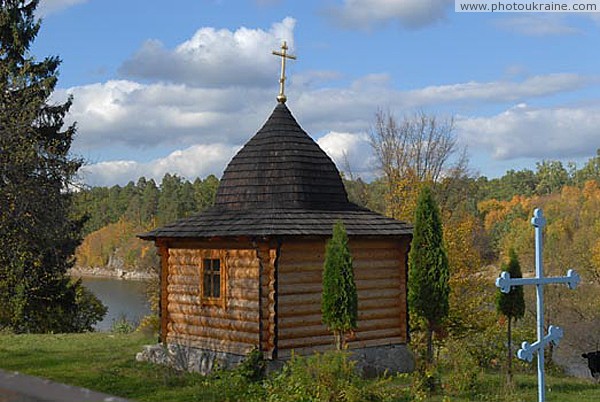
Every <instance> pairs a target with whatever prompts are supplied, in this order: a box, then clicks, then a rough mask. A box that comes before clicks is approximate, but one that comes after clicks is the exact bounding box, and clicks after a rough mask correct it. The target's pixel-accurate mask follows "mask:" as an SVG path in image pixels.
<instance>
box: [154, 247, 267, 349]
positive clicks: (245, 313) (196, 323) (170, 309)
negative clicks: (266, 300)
mask: <svg viewBox="0 0 600 402" xmlns="http://www.w3.org/2000/svg"><path fill="white" fill-rule="evenodd" d="M167 254H168V262H167V267H168V276H167V283H168V284H167V285H166V289H165V290H166V296H165V297H166V313H167V314H166V317H167V320H166V321H167V322H165V323H164V325H165V326H166V340H167V342H173V343H180V344H184V345H186V346H192V347H198V348H204V349H212V350H216V351H220V352H228V353H234V354H240V355H244V354H246V353H248V352H249V351H250V350H252V348H254V347H256V346H258V345H259V344H260V319H259V304H260V303H259V302H260V297H259V267H260V264H259V259H258V257H257V252H256V251H255V250H253V249H193V248H169V249H168V253H167ZM203 258H221V261H222V268H221V270H222V272H221V275H225V278H226V279H225V288H224V293H223V294H222V296H223V298H224V299H223V303H220V304H210V305H203V304H202V303H201V294H200V290H201V288H200V284H201V283H202V278H201V277H200V274H201V264H202V259H203ZM163 286H164V285H163Z"/></svg>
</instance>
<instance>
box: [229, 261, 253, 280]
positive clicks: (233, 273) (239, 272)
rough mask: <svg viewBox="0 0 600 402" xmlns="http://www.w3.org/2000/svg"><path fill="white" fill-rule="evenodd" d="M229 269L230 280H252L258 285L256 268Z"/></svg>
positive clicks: (230, 267)
mask: <svg viewBox="0 0 600 402" xmlns="http://www.w3.org/2000/svg"><path fill="white" fill-rule="evenodd" d="M228 267H229V278H231V279H252V280H255V281H257V283H258V267H256V268H254V267H251V268H248V267H247V266H245V267H232V266H231V265H228Z"/></svg>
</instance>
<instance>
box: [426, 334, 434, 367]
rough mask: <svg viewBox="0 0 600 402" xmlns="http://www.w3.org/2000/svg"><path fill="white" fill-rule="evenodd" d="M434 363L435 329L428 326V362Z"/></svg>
mask: <svg viewBox="0 0 600 402" xmlns="http://www.w3.org/2000/svg"><path fill="white" fill-rule="evenodd" d="M432 363H433V329H432V328H431V325H428V326H427V364H432Z"/></svg>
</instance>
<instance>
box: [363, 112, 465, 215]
mask: <svg viewBox="0 0 600 402" xmlns="http://www.w3.org/2000/svg"><path fill="white" fill-rule="evenodd" d="M369 138H370V143H371V147H372V148H373V151H374V153H375V156H376V158H377V161H378V164H379V168H380V169H381V171H382V173H383V176H384V179H385V182H386V184H387V187H388V188H387V197H386V198H387V209H388V211H387V214H388V215H389V216H391V217H393V218H396V219H403V220H409V219H410V218H411V217H412V214H413V213H414V210H415V206H416V200H417V198H418V195H419V192H420V190H421V187H422V186H423V184H424V183H437V182H438V181H439V180H440V179H441V178H442V175H443V174H444V175H445V174H446V173H448V172H450V173H451V174H452V176H454V175H456V176H457V177H462V176H464V173H465V172H464V169H466V167H467V163H466V162H467V155H466V152H459V153H458V158H457V160H456V161H455V164H454V165H452V161H451V159H452V158H453V157H454V156H455V155H456V154H457V152H458V151H459V148H458V146H457V140H456V135H455V133H454V121H453V119H451V118H450V119H439V118H437V117H436V116H434V115H427V114H425V113H423V112H420V113H417V114H415V115H413V116H407V117H405V118H404V119H403V120H402V121H401V122H400V123H398V121H397V120H396V118H395V117H394V116H393V115H392V114H391V113H390V112H387V113H386V112H382V111H378V112H377V114H376V115H375V123H374V125H373V128H372V129H371V130H370V133H369Z"/></svg>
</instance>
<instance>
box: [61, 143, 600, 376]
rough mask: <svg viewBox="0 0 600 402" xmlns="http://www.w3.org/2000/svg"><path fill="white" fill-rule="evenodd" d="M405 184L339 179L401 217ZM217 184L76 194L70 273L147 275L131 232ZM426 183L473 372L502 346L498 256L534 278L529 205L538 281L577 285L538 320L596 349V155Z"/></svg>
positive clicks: (450, 326)
mask: <svg viewBox="0 0 600 402" xmlns="http://www.w3.org/2000/svg"><path fill="white" fill-rule="evenodd" d="M409 179H410V178H408V179H394V180H390V179H389V177H387V178H386V177H382V178H380V179H378V180H374V181H372V182H365V181H363V180H361V179H350V178H345V179H344V184H345V186H346V189H347V192H348V196H349V198H350V199H351V200H352V201H353V202H355V203H357V204H359V205H363V206H366V207H368V208H370V209H372V210H375V211H377V212H380V213H382V214H386V215H388V216H393V217H395V218H398V219H407V220H411V219H410V214H412V211H413V210H412V209H411V205H412V204H413V202H414V201H415V199H416V195H417V194H418V192H419V191H418V189H419V188H420V187H421V186H422V185H423V184H424V183H425V182H427V181H426V180H425V181H421V180H415V181H412V182H411V181H410V180H409ZM218 183H219V181H218V179H217V178H216V177H215V176H209V177H207V178H205V179H195V180H194V181H189V180H186V179H184V178H182V177H179V176H176V175H170V174H167V175H165V177H164V178H163V179H162V181H161V182H160V183H156V182H155V181H154V180H151V179H146V178H140V179H139V180H138V181H137V182H135V183H134V182H130V183H129V184H127V185H126V186H113V187H110V188H107V187H93V188H89V189H85V190H82V191H80V192H78V193H77V194H75V202H74V205H75V209H74V211H73V214H74V215H76V216H86V217H87V221H86V223H85V233H86V236H85V239H84V241H83V243H82V244H81V245H80V246H79V248H78V249H77V252H76V258H77V264H78V266H79V267H82V268H84V269H85V268H89V267H103V268H108V269H117V268H123V269H127V270H138V271H147V272H151V271H155V270H156V269H157V267H158V258H157V255H156V251H155V247H154V245H153V244H152V243H151V242H147V241H142V240H139V239H138V238H136V235H137V234H139V233H141V232H144V231H147V230H151V229H153V228H155V227H156V226H158V225H162V224H165V223H168V222H171V221H173V220H175V219H178V218H182V217H186V216H189V215H191V214H194V213H197V212H200V211H202V210H203V209H205V208H207V207H209V206H210V205H212V203H213V202H214V197H215V194H216V189H217V187H218ZM427 184H429V185H430V186H431V187H432V189H433V191H434V195H435V197H436V200H437V202H438V204H439V206H440V210H441V215H442V220H443V224H444V244H445V247H446V250H447V253H448V259H449V267H450V289H451V293H450V314H449V318H448V320H447V323H446V325H445V330H444V331H447V333H448V334H450V335H453V336H454V337H459V338H462V337H464V336H469V339H470V341H471V342H473V344H474V345H475V346H476V350H477V351H478V352H477V353H478V355H477V356H476V357H475V359H476V360H477V363H478V364H479V365H482V366H489V365H493V364H494V361H496V360H495V359H497V358H498V351H502V350H503V349H504V347H503V345H504V342H505V340H504V336H505V335H503V333H504V332H503V331H504V330H503V326H502V325H501V323H500V322H499V321H498V317H497V315H496V314H495V311H494V308H493V306H494V294H495V292H496V289H495V287H494V286H493V283H494V278H495V277H497V276H498V274H499V267H500V264H501V263H502V262H506V260H507V256H508V250H510V249H511V248H512V249H514V250H515V251H516V252H517V254H518V256H519V259H520V261H521V266H522V269H523V273H524V274H525V275H528V274H531V273H532V272H534V256H533V252H534V231H533V229H532V227H531V224H530V219H531V216H532V212H533V209H534V208H543V209H544V214H545V216H546V218H547V221H548V224H547V226H546V229H545V249H544V256H545V257H544V258H545V270H546V274H547V275H564V274H565V272H566V270H567V269H568V268H576V269H577V270H578V272H579V273H580V275H581V277H582V279H583V280H582V285H581V286H580V287H579V288H578V290H577V291H576V292H572V291H569V290H568V289H566V287H565V288H563V287H549V288H548V290H547V291H546V300H547V302H548V303H547V309H546V312H547V313H546V317H547V319H548V322H553V321H555V320H556V321H558V322H562V323H563V324H564V325H567V324H568V325H569V326H570V327H577V326H583V327H582V328H580V330H575V331H573V330H570V331H569V332H568V334H567V335H566V339H565V341H564V342H563V343H571V344H572V345H577V348H580V349H578V350H582V351H586V350H587V349H589V350H592V349H593V348H595V347H596V344H598V343H600V334H596V332H597V331H595V332H594V333H591V334H590V332H589V331H588V329H589V328H593V327H594V326H595V325H600V313H598V311H599V310H598V308H597V306H598V305H599V304H600V292H599V291H598V289H599V287H600V151H599V152H598V153H597V155H596V156H595V157H593V158H591V159H590V160H588V161H587V163H585V165H584V166H582V167H581V168H577V167H575V165H574V164H567V165H566V166H565V165H564V164H562V163H561V162H559V161H543V162H539V163H538V164H537V166H536V169H535V170H529V169H523V170H510V171H508V172H506V173H505V174H504V175H503V176H502V177H499V178H494V179H488V178H486V177H483V176H479V175H472V174H469V173H468V169H459V170H457V171H454V172H453V173H452V174H447V175H445V176H442V177H440V178H438V180H437V181H435V182H432V181H429V182H427ZM407 205H408V207H407ZM526 298H527V302H526V306H527V311H528V315H527V314H526V317H529V319H530V320H531V319H533V318H532V317H534V316H535V307H534V306H535V301H534V295H533V292H532V291H529V290H526ZM526 320H527V318H526ZM528 327H531V328H533V325H529V326H528V325H525V326H523V327H520V326H517V327H515V331H517V333H518V331H520V330H521V328H528ZM411 328H415V329H418V328H419V323H411ZM524 336H525V335H524ZM532 336H533V335H532ZM494 340H495V341H494ZM590 348H591V349H590Z"/></svg>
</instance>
